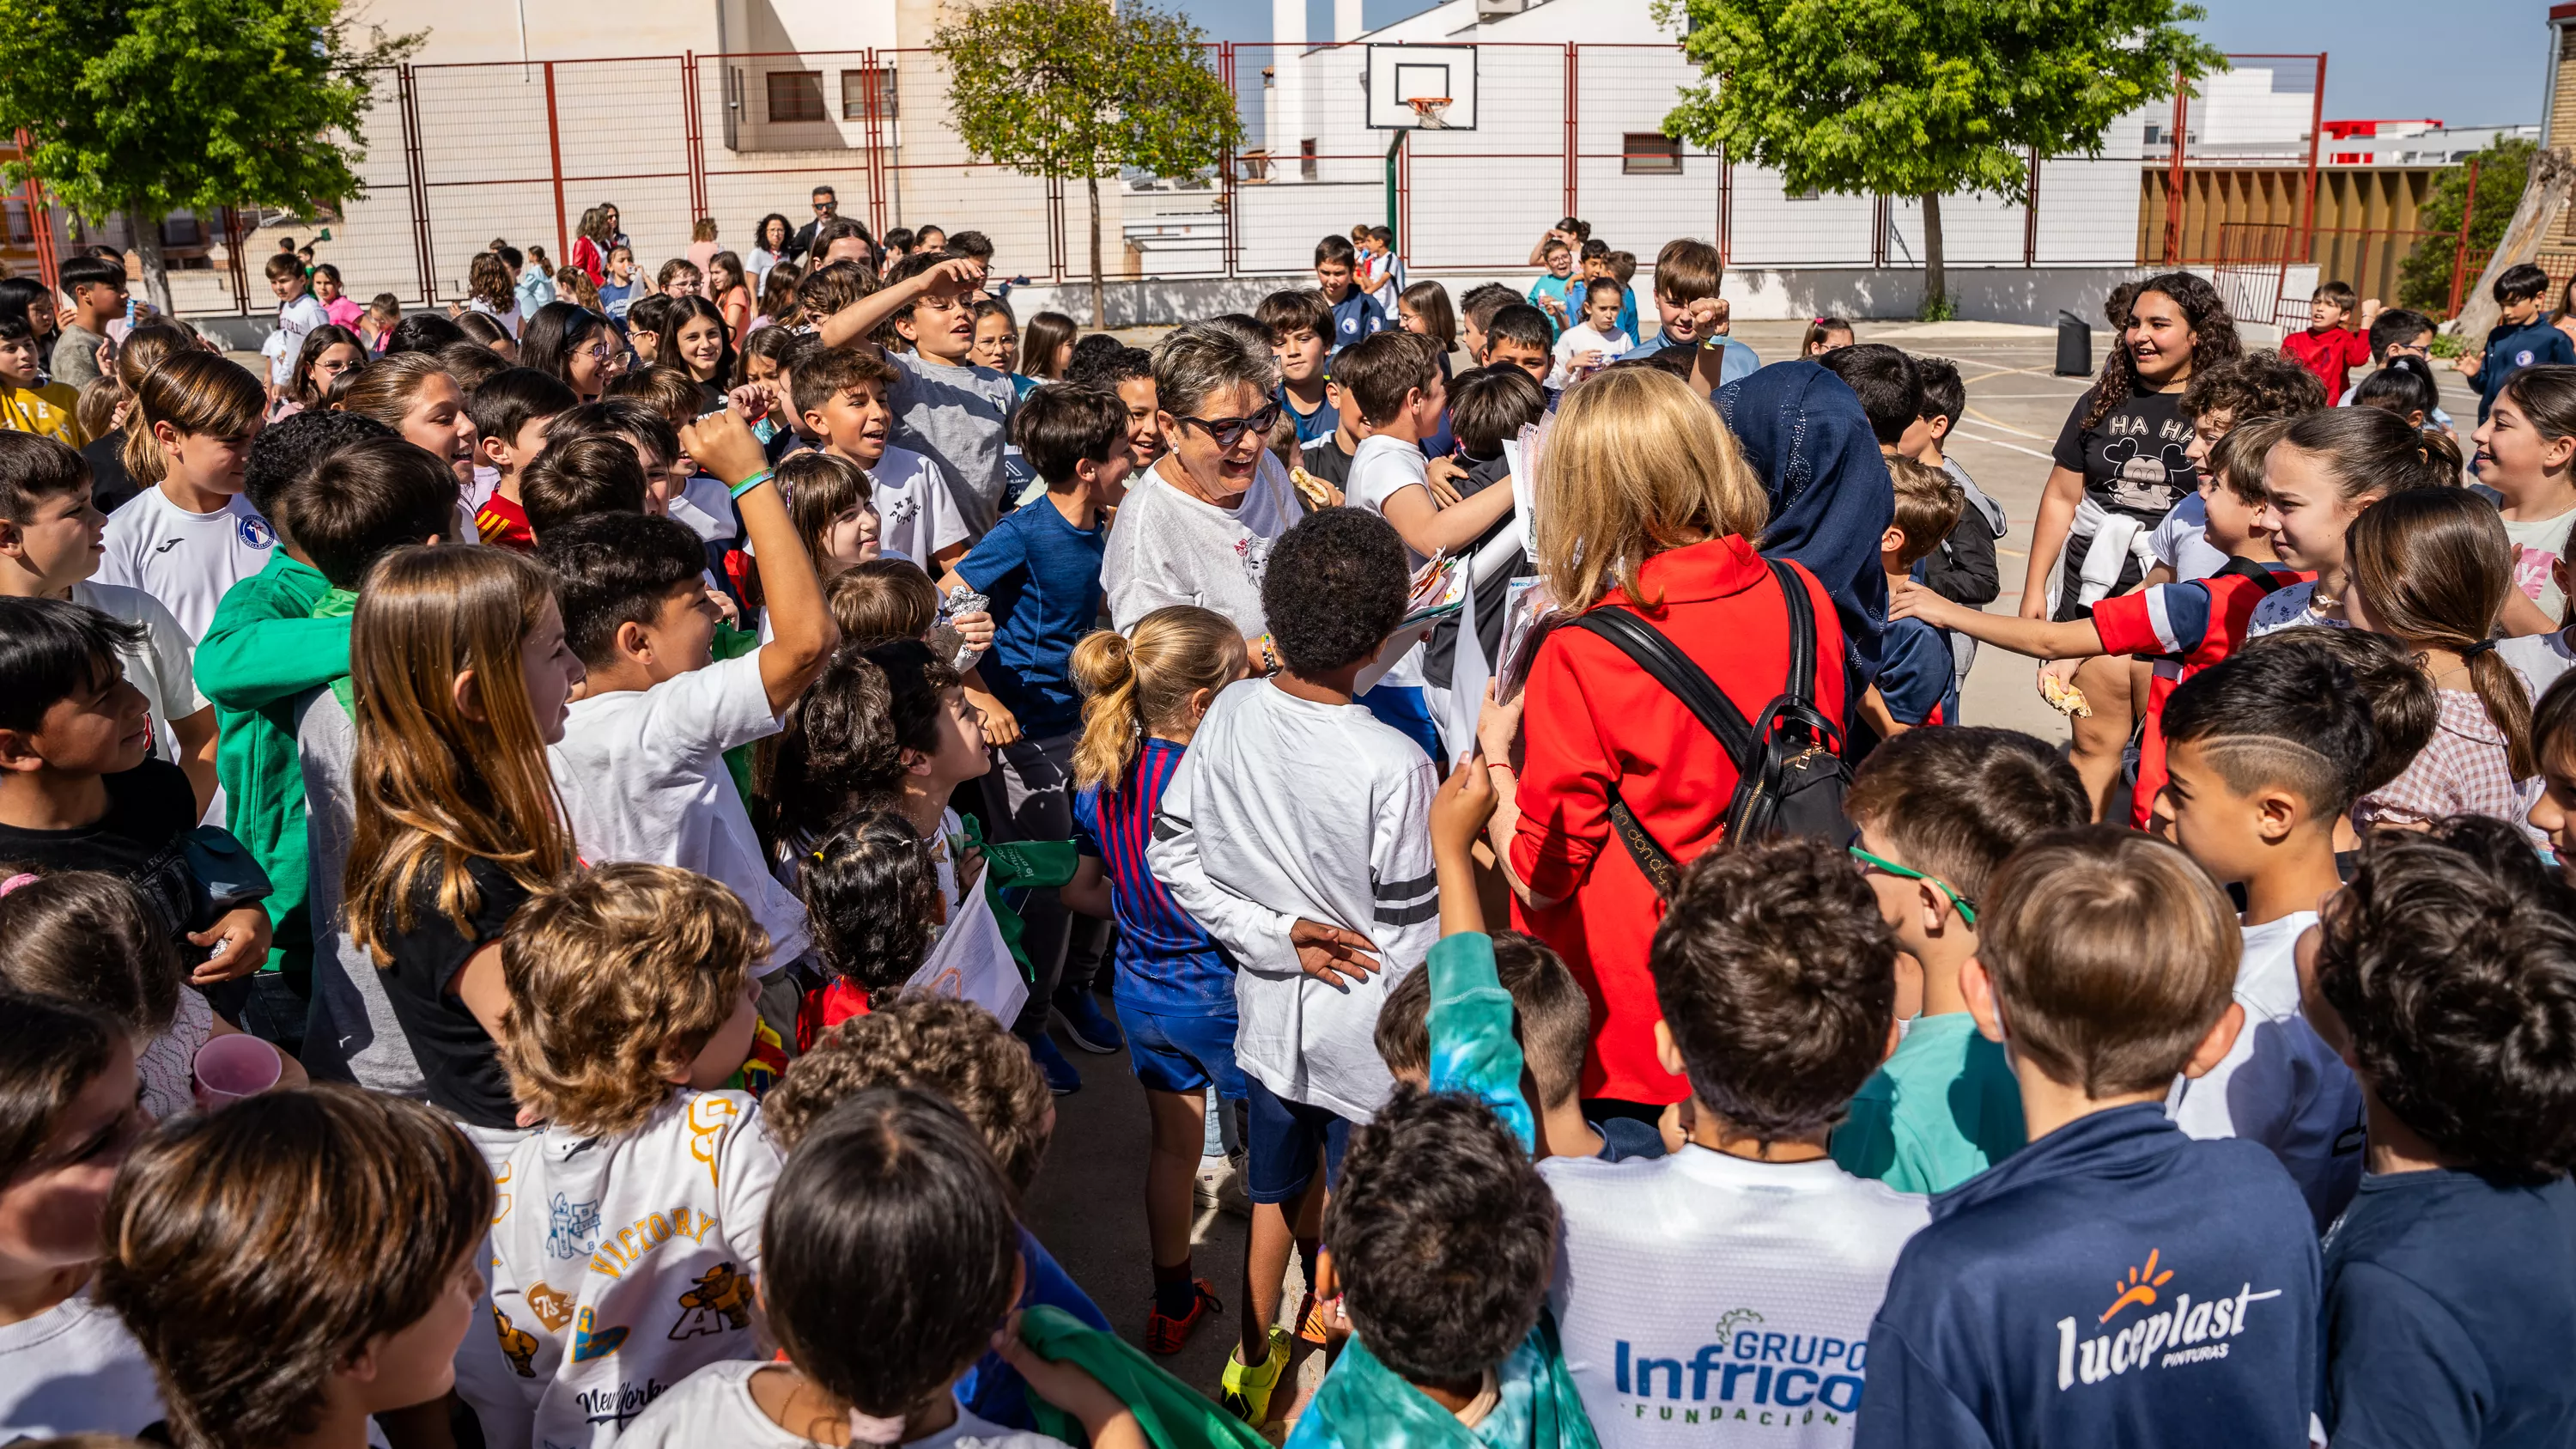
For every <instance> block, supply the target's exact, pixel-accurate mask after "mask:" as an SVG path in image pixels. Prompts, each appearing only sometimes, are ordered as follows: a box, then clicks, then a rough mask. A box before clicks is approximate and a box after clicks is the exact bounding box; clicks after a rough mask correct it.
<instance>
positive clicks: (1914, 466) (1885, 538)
mask: <svg viewBox="0 0 2576 1449" xmlns="http://www.w3.org/2000/svg"><path fill="white" fill-rule="evenodd" d="M1887 476H1888V481H1889V482H1891V483H1893V484H1894V485H1895V487H1896V513H1895V516H1894V518H1893V519H1892V520H1890V522H1889V523H1888V525H1887V531H1886V532H1885V533H1883V534H1881V535H1880V536H1879V540H1878V564H1879V567H1880V568H1882V569H1885V570H1886V571H1887V587H1888V590H1889V592H1890V593H1893V592H1894V591H1895V590H1897V589H1898V588H1900V587H1902V586H1904V585H1905V584H1907V583H1909V582H1911V581H1912V580H1913V577H1914V566H1915V565H1916V564H1917V563H1920V562H1922V561H1923V560H1924V559H1925V558H1927V557H1929V556H1930V555H1931V553H1932V551H1933V550H1935V549H1937V548H1939V547H1940V546H1941V540H1943V539H1945V538H1948V537H1949V536H1950V530H1951V529H1953V528H1956V527H1958V525H1959V513H1960V510H1962V509H1964V508H1966V507H1967V495H1965V494H1963V493H1961V492H1960V491H1959V485H1958V484H1956V483H1954V482H1952V481H1950V475H1949V474H1947V473H1944V472H1942V471H1941V470H1940V469H1938V468H1932V467H1927V466H1925V465H1924V464H1921V463H1917V462H1915V461H1914V460H1913V459H1911V458H1902V457H1897V456H1895V455H1893V454H1891V455H1889V457H1888V460H1887ZM1955 678H1956V675H1955V672H1954V671H1953V670H1952V668H1951V660H1950V637H1949V636H1948V635H1947V634H1945V633H1943V632H1942V631H1941V630H1939V629H1936V628H1934V627H1932V626H1931V625H1929V624H1927V623H1924V622H1923V621H1922V620H1920V619H1890V620H1889V621H1888V623H1887V634H1886V636H1885V638H1884V640H1883V641H1882V642H1881V643H1880V645H1879V671H1878V693H1879V696H1880V698H1881V699H1883V700H1884V701H1885V702H1886V706H1887V713H1888V715H1889V716H1890V718H1891V719H1893V721H1894V722H1895V723H1897V724H1900V725H1904V726H1906V727H1907V728H1909V729H1911V728H1913V727H1915V726H1918V725H1937V724H1948V723H1950V722H1951V721H1952V720H1953V719H1956V718H1957V717H1958V713H1959V709H1958V695H1957V686H1956V683H1955ZM1864 709H1866V706H1864Z"/></svg>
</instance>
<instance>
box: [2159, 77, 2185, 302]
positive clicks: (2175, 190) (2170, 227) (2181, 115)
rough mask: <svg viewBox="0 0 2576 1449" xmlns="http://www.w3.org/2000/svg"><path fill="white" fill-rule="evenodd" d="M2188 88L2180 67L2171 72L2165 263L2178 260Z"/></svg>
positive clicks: (2179, 258) (2180, 243) (2180, 238)
mask: <svg viewBox="0 0 2576 1449" xmlns="http://www.w3.org/2000/svg"><path fill="white" fill-rule="evenodd" d="M2190 122H2191V89H2190V83H2189V82H2188V81H2186V80H2185V79H2184V78H2183V74H2182V72H2181V71H2179V70H2177V71H2175V72H2174V110H2173V136H2172V142H2173V145H2172V155H2171V157H2170V158H2169V160H2168V162H2167V164H2166V168H2165V255H2164V260H2165V265H2167V266H2177V265H2180V263H2181V262H2182V210H2183V186H2184V184H2185V180H2186V178H2185V177H2184V175H2183V150H2184V146H2183V138H2184V137H2185V136H2187V135H2189V134H2190V130H2189V127H2190Z"/></svg>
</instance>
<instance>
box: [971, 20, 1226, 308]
mask: <svg viewBox="0 0 2576 1449" xmlns="http://www.w3.org/2000/svg"><path fill="white" fill-rule="evenodd" d="M951 15H952V17H953V18H951V19H950V20H949V21H948V22H947V23H946V24H944V25H942V26H941V27H940V28H939V30H938V31H937V32H936V33H935V34H933V35H932V37H931V42H930V48H931V49H932V50H933V51H935V52H937V53H938V55H939V57H940V59H941V60H943V61H945V62H946V63H947V66H948V94H949V109H950V113H951V115H952V116H953V118H954V120H955V124H956V127H957V134H958V137H959V138H960V139H961V140H963V141H964V142H965V143H966V149H967V150H969V151H971V152H973V153H974V154H975V155H976V156H978V157H980V158H982V159H984V160H986V161H990V162H993V163H995V164H997V165H1002V166H1008V167H1010V168H1011V169H1013V170H1015V171H1018V172H1021V173H1022V174H1024V175H1029V176H1043V177H1046V178H1048V179H1049V180H1053V181H1071V180H1075V179H1076V178H1079V179H1080V180H1081V181H1082V182H1083V184H1084V186H1085V188H1086V189H1087V191H1088V193H1089V195H1090V199H1091V323H1092V325H1093V326H1095V327H1101V326H1106V325H1108V299H1107V295H1106V292H1105V291H1104V289H1103V287H1102V283H1101V276H1100V183H1101V181H1102V179H1103V178H1106V177H1114V176H1116V175H1118V174H1119V172H1120V171H1121V170H1122V169H1124V168H1128V167H1134V168H1136V169H1138V170H1141V171H1147V172H1151V173H1152V174H1154V175H1156V176H1188V175H1192V174H1194V173H1196V172H1199V171H1202V170H1204V169H1206V168H1207V167H1210V166H1213V165H1215V164H1217V162H1218V161H1219V160H1221V159H1222V158H1223V157H1224V155H1225V153H1226V151H1227V150H1228V149H1230V148H1231V147H1233V146H1234V145H1236V144H1237V143H1238V142H1240V141H1241V140H1242V139H1243V122H1242V121H1241V119H1240V118H1239V117H1237V116H1236V114H1235V109H1234V95H1233V93H1232V92H1231V91H1229V90H1228V89H1227V88H1226V85H1225V82H1224V81H1223V80H1222V79H1220V78H1219V77H1218V75H1217V73H1216V71H1215V69H1214V68H1213V67H1212V66H1211V65H1210V64H1209V63H1208V57H1207V52H1206V50H1205V49H1204V48H1203V45H1202V37H1201V35H1200V32H1199V28H1198V27H1197V26H1195V25H1192V24H1191V23H1189V22H1188V21H1187V20H1184V19H1182V18H1181V17H1180V16H1178V15H1174V14H1170V13H1168V12H1165V11H1160V10H1155V9H1152V8H1151V7H1149V6H1145V5H1126V6H1121V7H1119V8H1117V9H1114V10H1113V9H1112V8H1111V7H1110V5H1109V4H1108V3H1107V0H993V3H991V4H985V5H977V6H974V7H972V8H968V9H962V11H952V12H951Z"/></svg>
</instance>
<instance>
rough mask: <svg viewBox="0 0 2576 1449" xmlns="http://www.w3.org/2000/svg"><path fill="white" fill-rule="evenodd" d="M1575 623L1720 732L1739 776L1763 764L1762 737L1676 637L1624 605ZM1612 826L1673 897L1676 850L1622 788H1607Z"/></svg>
mask: <svg viewBox="0 0 2576 1449" xmlns="http://www.w3.org/2000/svg"><path fill="white" fill-rule="evenodd" d="M1573 627H1574V628H1577V629H1582V630H1586V631H1588V632H1590V633H1593V634H1597V635H1599V636H1600V637H1601V638H1603V639H1606V640H1608V641H1610V643H1611V644H1612V646H1614V647H1615V648H1617V649H1618V650H1619V652H1620V653H1622V654H1625V655H1627V656H1628V658H1629V660H1630V661H1631V662H1633V663H1634V664H1635V665H1636V666H1637V667H1638V668H1640V669H1642V670H1644V671H1646V674H1647V676H1648V677H1649V678H1651V679H1653V680H1654V681H1655V682H1656V683H1657V684H1660V685H1662V686H1663V687H1664V689H1665V690H1666V691H1667V692H1669V693H1670V694H1671V695H1672V696H1673V697H1674V698H1675V699H1678V700H1680V701H1681V702H1682V707H1683V708H1685V709H1687V710H1689V711H1690V712H1691V713H1692V714H1693V715H1694V716H1696V717H1697V718H1698V719H1699V722H1700V723H1701V724H1702V725H1705V726H1707V728H1708V732H1709V733H1710V734H1712V735H1715V736H1716V737H1717V742H1718V745H1719V746H1720V747H1721V748H1723V749H1724V750H1725V751H1726V755H1727V758H1728V759H1730V760H1733V761H1734V762H1735V769H1736V775H1737V778H1738V779H1739V780H1740V779H1741V778H1743V776H1744V773H1745V772H1746V771H1748V770H1752V769H1756V768H1758V767H1759V765H1760V763H1761V751H1760V748H1759V745H1760V741H1759V740H1757V739H1756V738H1755V736H1754V733H1753V722H1752V721H1750V720H1748V719H1746V718H1745V717H1744V711H1742V710H1740V709H1737V708H1736V707H1735V702H1734V701H1732V700H1730V699H1728V698H1727V697H1726V693H1725V691H1723V690H1721V689H1719V688H1718V687H1717V683H1716V681H1714V680H1712V679H1710V678H1709V677H1708V671H1707V670H1705V669H1702V668H1700V667H1699V666H1698V665H1697V664H1695V663H1693V662H1691V658H1690V656H1689V655H1686V654H1684V653H1682V651H1681V650H1679V649H1677V648H1675V647H1674V645H1673V641H1671V640H1670V639H1667V638H1665V637H1664V635H1663V631H1662V630H1660V629H1657V628H1656V627H1655V626H1654V625H1652V624H1649V623H1647V622H1646V621H1645V620H1643V619H1641V618H1639V617H1637V616H1636V615H1634V614H1631V613H1629V612H1628V611H1627V610H1625V609H1594V610H1592V611H1590V612H1588V613H1586V614H1584V615H1582V616H1581V617H1579V618H1577V619H1575V620H1574V621H1573ZM1609 798H1610V812H1609V813H1610V828H1611V830H1612V831H1613V832H1615V833H1616V834H1617V835H1618V837H1619V843H1620V844H1622V845H1624V846H1626V847H1627V848H1628V857H1629V859H1631V860H1633V861H1635V862H1636V864H1637V873H1638V874H1640V875H1642V876H1644V877H1645V878H1646V883H1647V884H1648V885H1651V886H1653V887H1654V888H1655V894H1656V895H1658V896H1661V897H1663V898H1664V899H1665V900H1671V899H1672V898H1673V896H1674V894H1675V893H1676V892H1677V891H1679V890H1680V889H1681V881H1682V868H1681V865H1680V863H1679V862H1677V861H1675V860H1674V859H1673V856H1672V852H1671V851H1668V850H1666V849H1664V847H1663V844H1662V842H1660V841H1658V840H1656V839H1655V837H1654V835H1653V833H1652V832H1650V831H1648V830H1647V829H1646V826H1645V822H1643V821H1641V820H1639V819H1638V818H1637V815H1636V812H1635V811H1633V810H1630V809H1629V808H1628V802H1626V801H1625V800H1622V799H1620V798H1619V787H1618V785H1617V784H1616V783H1615V782H1614V783H1613V784H1611V786H1610V787H1609Z"/></svg>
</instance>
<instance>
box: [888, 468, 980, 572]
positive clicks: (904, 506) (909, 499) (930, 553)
mask: <svg viewBox="0 0 2576 1449" xmlns="http://www.w3.org/2000/svg"><path fill="white" fill-rule="evenodd" d="M867 475H868V504H869V506H870V507H872V508H874V509H876V511H877V549H878V551H879V553H881V554H901V555H903V556H904V557H905V558H908V559H911V560H912V561H913V562H915V563H917V564H920V565H921V567H922V571H923V572H925V573H928V574H929V575H930V576H931V577H932V578H934V579H935V578H937V577H938V576H939V574H938V566H937V565H936V564H934V563H932V562H931V560H933V559H935V558H937V557H938V556H939V551H940V550H941V549H943V548H947V547H948V546H950V545H951V544H959V543H964V542H965V541H966V539H967V536H968V533H967V527H966V515H965V514H964V513H962V512H960V511H958V507H957V495H956V493H955V492H954V491H953V490H952V489H950V487H949V486H948V479H947V478H946V477H945V476H943V475H942V474H941V473H940V471H939V465H938V464H936V463H934V462H932V461H930V460H929V459H928V458H925V457H923V456H922V455H921V454H919V453H916V452H914V451H912V450H911V449H910V448H897V447H894V446H892V445H888V446H887V448H886V450H885V456H884V457H882V458H879V459H878V460H877V464H876V466H875V467H873V468H870V469H868V470H867Z"/></svg>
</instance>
